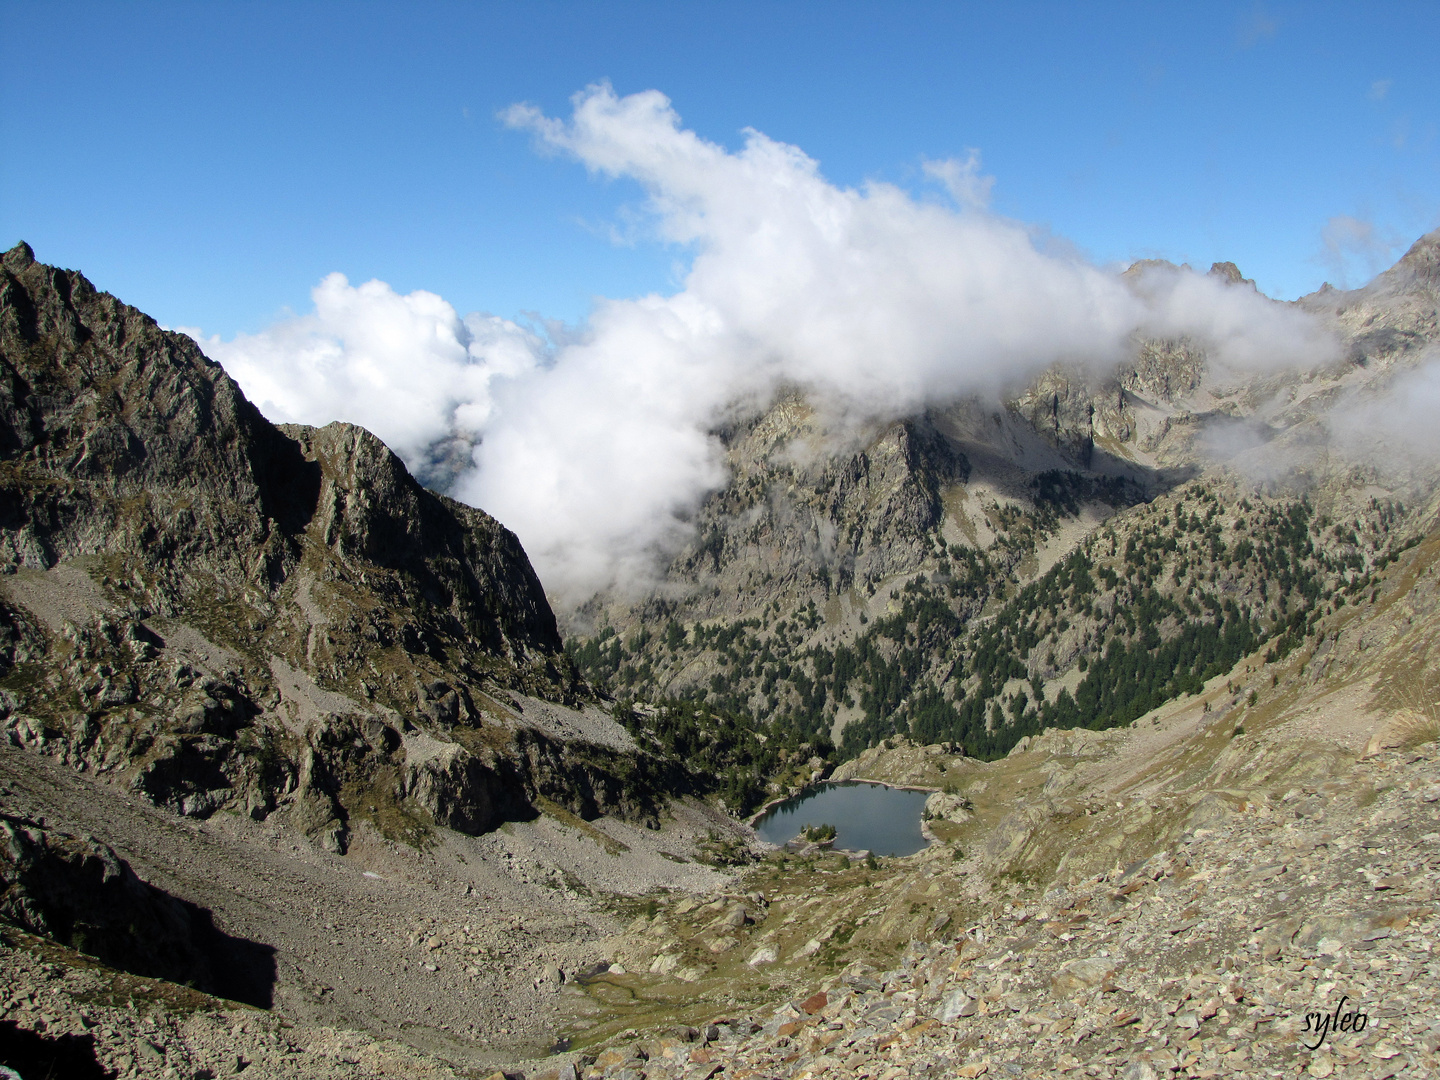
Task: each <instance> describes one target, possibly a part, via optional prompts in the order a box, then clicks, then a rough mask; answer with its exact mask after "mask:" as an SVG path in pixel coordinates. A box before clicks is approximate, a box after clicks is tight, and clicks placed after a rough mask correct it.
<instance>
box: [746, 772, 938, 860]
mask: <svg viewBox="0 0 1440 1080" xmlns="http://www.w3.org/2000/svg"><path fill="white" fill-rule="evenodd" d="M929 794H930V793H929V792H927V791H906V790H904V789H902V788H893V787H885V786H884V785H882V784H866V783H858V782H855V781H841V782H839V783H827V784H817V785H816V786H814V787H813V788H809V789H807V790H805V791H803V792H801V793H800V794H799V795H796V796H795V797H794V798H791V799H786V800H785V801H784V802H782V803H779V804H777V805H775V806H773V807H771V808H770V809H769V810H768V811H766V813H765V816H764V817H762V818H761V819H760V820H759V821H757V822H756V823H755V832H756V833H757V834H758V835H759V837H760V839H762V840H765V841H768V842H769V843H772V844H778V845H781V846H783V845H784V844H786V843H787V842H789V841H791V840H793V839H795V838H796V836H798V835H799V833H800V830H801V829H802V828H803V827H804V826H806V825H834V826H835V843H834V848H835V850H837V851H842V850H843V851H870V852H873V853H874V854H875V855H913V854H914V853H915V852H917V851H919V850H920V849H921V848H923V847H925V846H926V845H927V844H928V841H927V840H926V839H925V837H924V836H922V835H921V834H920V815H921V812H922V811H923V810H924V809H925V799H926V798H927V797H928V796H929Z"/></svg>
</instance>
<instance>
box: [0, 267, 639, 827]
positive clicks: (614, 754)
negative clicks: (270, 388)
mask: <svg viewBox="0 0 1440 1080" xmlns="http://www.w3.org/2000/svg"><path fill="white" fill-rule="evenodd" d="M0 571H3V577H0V672H3V675H4V677H3V679H0V713H3V714H4V715H5V717H6V720H5V724H6V733H7V735H8V737H9V740H10V741H11V742H12V743H13V744H20V745H25V746H30V747H32V748H36V749H40V750H43V751H45V752H47V753H50V754H52V755H54V756H57V757H60V758H62V759H64V760H66V761H69V762H71V763H72V764H74V765H76V766H77V767H80V768H88V769H94V770H96V771H97V772H101V773H115V774H118V775H120V776H121V777H123V778H127V779H128V781H129V782H131V783H133V784H134V786H135V787H136V788H137V790H139V791H142V792H143V793H145V794H146V795H147V796H148V797H150V798H151V799H152V800H154V801H156V802H158V803H161V804H164V805H168V806H171V807H172V808H174V809H176V810H178V811H180V812H182V813H186V814H192V815H201V816H203V815H206V814H209V813H211V812H213V811H214V810H215V809H217V808H218V807H222V806H229V807H231V808H234V809H243V810H244V811H246V812H248V813H250V814H251V815H252V816H256V817H264V816H266V815H269V814H271V813H274V812H276V811H277V810H283V811H285V812H286V813H287V814H288V815H289V816H290V818H291V819H292V820H293V821H294V823H295V824H296V825H298V826H299V827H300V828H302V829H304V830H305V831H307V832H309V833H312V834H313V835H316V836H318V837H320V838H322V839H323V840H324V841H325V843H326V844H327V845H328V846H330V847H332V848H335V849H343V848H344V846H345V844H346V842H347V837H348V835H349V833H350V831H351V829H352V827H353V826H354V824H355V822H353V821H352V814H355V813H359V814H361V815H367V816H368V817H369V818H370V819H371V820H372V823H373V824H374V825H375V826H376V827H377V828H380V829H381V830H382V831H389V832H391V833H394V834H396V835H400V834H411V835H413V834H414V833H416V832H417V831H420V832H423V830H424V829H426V828H428V827H430V825H432V824H442V825H449V826H453V827H456V828H460V829H464V830H467V831H478V830H483V829H487V828H490V827H492V826H493V825H494V824H495V823H496V822H497V821H499V820H501V819H503V818H504V817H506V816H508V815H514V814H528V813H529V812H530V811H529V806H530V801H531V800H532V799H533V798H535V797H538V796H540V795H544V796H546V797H548V798H552V799H554V800H555V801H557V802H559V803H561V804H563V805H566V806H569V807H571V808H572V809H573V810H574V811H576V812H579V813H583V814H587V815H593V814H594V813H596V812H598V811H599V809H600V808H602V807H605V808H612V809H619V810H621V811H624V812H633V813H645V812H647V810H646V806H647V805H648V804H645V803H644V801H643V799H642V800H641V801H638V802H637V801H636V797H634V795H633V792H632V790H631V787H627V786H626V785H625V784H622V783H620V782H619V781H618V780H616V779H615V776H614V775H613V773H614V769H615V768H617V767H623V765H622V764H621V763H620V761H619V759H620V758H621V757H623V756H624V754H625V753H626V752H627V747H628V745H629V744H628V737H627V736H625V734H624V732H623V731H622V730H620V729H619V728H618V726H616V725H615V724H614V723H613V721H610V720H609V718H608V717H605V716H602V715H600V714H599V713H598V711H597V710H595V708H594V707H593V705H587V704H586V703H585V701H584V700H583V695H584V694H586V693H587V692H586V691H585V688H584V684H583V683H581V682H580V681H579V680H578V678H577V677H576V675H575V674H574V670H573V667H572V666H571V665H570V663H569V662H568V660H566V658H565V657H564V655H563V653H562V652H561V650H560V638H559V634H558V632H557V629H556V624H555V617H554V615H553V613H552V612H551V610H550V607H549V605H548V604H547V602H546V600H545V595H544V591H543V589H542V588H541V586H540V582H539V581H538V579H537V578H536V576H535V573H534V571H533V570H532V569H531V567H530V563H529V560H528V559H527V558H526V556H525V553H524V551H523V550H522V549H521V546H520V544H519V542H518V541H517V540H516V538H515V537H514V535H513V534H511V533H510V532H509V531H508V530H506V529H504V528H503V527H501V526H500V525H499V523H497V522H496V521H495V520H494V519H493V518H491V517H490V516H489V515H487V514H485V513H484V512H483V511H480V510H476V509H473V508H470V507H466V506H462V505H460V504H458V503H456V502H453V501H452V500H449V499H446V498H444V497H441V496H437V495H435V494H433V493H431V492H429V491H426V490H425V489H424V488H422V487H421V486H420V485H419V484H418V483H416V482H415V481H414V479H412V478H411V477H410V476H409V474H408V473H407V472H406V470H405V467H404V465H403V464H402V463H401V462H400V461H399V459H398V458H396V457H395V455H394V454H392V453H391V452H390V451H389V450H388V449H386V447H385V446H384V445H383V444H382V443H381V442H380V441H379V440H378V439H376V438H375V437H374V436H373V435H371V434H370V433H369V432H366V431H364V430H362V429H360V428H356V427H352V426H349V425H346V424H331V425H329V426H327V427H325V428H321V429H318V430H317V429H312V428H305V427H285V428H277V427H275V426H274V425H272V424H270V423H269V422H268V421H266V420H265V419H264V418H263V417H262V416H261V415H260V414H259V412H258V411H257V410H256V409H255V408H254V406H253V405H251V404H250V403H249V402H248V401H247V400H246V399H245V397H244V395H243V394H242V393H241V391H240V389H239V388H238V387H237V386H236V385H235V383H234V382H233V381H232V380H231V379H230V378H229V377H228V376H227V375H226V374H225V373H224V371H223V370H222V369H221V368H220V367H219V366H218V365H217V364H214V363H213V362H211V361H210V360H208V359H207V358H206V357H205V356H204V355H203V354H202V353H201V352H200V350H199V349H198V347H196V345H195V344H194V343H193V342H192V341H191V340H190V339H188V338H186V337H184V336H183V335H180V334H172V333H168V332H166V331H164V330H161V329H160V328H159V327H158V326H157V325H156V324H155V322H154V320H152V319H150V318H149V317H148V316H146V315H144V314H142V313H141V312H139V311H136V310H135V309H134V308H131V307H128V306H126V305H125V304H122V303H121V302H120V301H118V300H116V299H115V298H114V297H112V296H109V295H107V294H104V293H99V292H97V291H96V290H95V289H94V287H93V286H92V285H91V284H90V283H89V282H88V281H86V280H85V278H84V277H83V276H81V275H80V274H78V273H74V272H71V271H66V270H59V269H56V268H54V267H50V266H45V265H43V264H41V263H38V262H36V261H35V259H34V256H33V253H32V252H31V251H30V249H29V248H28V247H27V246H25V245H23V244H22V245H19V246H17V247H16V248H14V249H12V250H11V251H9V252H7V253H6V254H5V255H4V259H3V270H0ZM537 699H549V700H550V701H552V702H554V703H557V704H555V705H553V706H551V707H552V708H553V709H558V710H560V711H561V712H565V713H569V712H572V711H574V710H571V709H569V708H568V707H567V706H574V707H576V708H577V709H578V712H575V713H574V715H575V716H576V717H579V718H581V722H580V729H581V730H585V731H589V732H590V733H591V737H587V738H580V739H572V738H566V737H562V736H560V735H557V734H555V732H556V731H558V730H560V729H559V728H556V727H555V725H553V724H552V725H550V726H549V727H548V728H547V727H546V726H545V725H544V724H540V725H539V726H538V727H537V726H536V725H535V724H532V723H529V722H527V721H526V720H525V719H524V718H523V717H522V710H524V709H526V708H527V706H526V702H527V701H530V700H537ZM587 710H588V713H587ZM531 711H532V713H534V710H531ZM563 726H564V725H561V727H562V728H563ZM572 727H573V725H572ZM632 787H633V785H632Z"/></svg>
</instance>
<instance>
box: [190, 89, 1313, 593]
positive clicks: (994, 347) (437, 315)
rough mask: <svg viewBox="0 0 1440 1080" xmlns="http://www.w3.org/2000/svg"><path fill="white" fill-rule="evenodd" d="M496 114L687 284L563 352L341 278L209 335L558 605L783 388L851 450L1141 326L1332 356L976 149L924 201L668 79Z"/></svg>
mask: <svg viewBox="0 0 1440 1080" xmlns="http://www.w3.org/2000/svg"><path fill="white" fill-rule="evenodd" d="M503 118H504V120H505V121H506V122H507V123H509V124H511V125H512V126H515V127H518V128H521V129H524V130H528V131H531V132H533V133H534V136H535V138H536V141H537V144H538V145H539V147H540V148H541V149H542V150H545V151H547V152H552V153H558V154H563V155H565V156H568V157H571V158H573V159H575V160H578V161H579V162H581V163H582V164H584V165H585V167H586V168H587V169H590V170H591V171H593V172H595V173H597V174H600V175H603V176H606V177H615V178H625V179H628V180H632V181H634V182H636V183H638V184H639V185H640V186H641V188H642V189H643V191H644V192H645V197H646V202H645V211H646V215H647V216H646V219H645V225H644V226H643V228H644V229H645V230H646V231H647V232H649V233H651V234H653V235H654V236H655V237H657V238H658V239H660V240H662V241H663V242H666V243H669V244H673V245H675V246H676V248H677V252H678V254H679V255H680V256H681V257H682V258H683V259H684V260H685V263H686V265H685V268H684V272H683V281H682V283H681V287H680V289H679V290H678V291H677V292H675V293H674V294H672V295H668V296H661V295H651V296H646V297H639V298H635V299H624V300H622V299H604V300H600V301H597V304H596V308H595V311H594V313H593V314H592V316H591V318H590V320H589V321H588V323H587V324H586V325H585V326H583V327H580V328H573V329H570V330H567V331H565V332H564V333H563V334H561V335H560V336H559V338H558V339H556V338H554V337H552V338H551V339H550V340H549V341H548V343H547V342H546V341H545V340H543V339H542V338H541V337H538V336H537V335H536V333H535V332H534V331H533V330H532V329H530V328H524V327H520V326H517V325H515V324H513V323H508V322H505V321H503V320H499V319H495V318H493V317H489V316H484V315H469V316H465V317H464V318H461V317H459V316H458V315H457V313H456V312H455V311H454V309H453V308H451V307H450V306H449V305H448V304H446V303H445V302H444V301H443V300H441V299H440V298H439V297H436V296H433V295H431V294H426V293H412V294H410V295H408V296H400V295H397V294H395V293H394V292H393V291H392V290H390V289H389V288H388V287H387V286H385V285H384V284H383V283H382V282H369V283H366V284H364V285H361V286H352V285H350V284H349V283H348V282H347V281H346V280H345V279H344V278H343V277H339V276H336V275H332V276H331V277H329V278H327V279H326V280H325V281H324V282H323V283H321V284H320V285H319V286H317V288H316V290H315V293H314V300H315V311H314V312H313V313H312V314H309V315H303V316H300V317H298V318H295V319H291V320H287V321H282V322H281V323H279V324H277V325H275V326H274V327H272V328H270V329H269V330H267V331H264V332H262V333H260V334H258V335H251V336H241V337H239V338H236V339H235V340H233V341H229V342H222V341H219V340H217V339H205V338H204V337H203V335H202V336H201V339H200V340H201V341H202V344H203V345H204V347H205V348H206V350H207V351H208V352H209V353H210V355H212V356H213V357H215V358H216V359H217V360H219V361H220V362H221V363H222V364H224V365H225V367H226V369H227V370H228V371H230V372H231V373H232V375H234V377H235V378H236V379H237V380H238V381H239V382H240V384H241V385H242V386H244V387H246V389H247V392H248V393H249V394H250V395H251V397H253V398H254V399H255V400H256V402H257V403H258V404H259V405H260V407H261V409H262V410H264V411H265V412H266V413H267V415H270V416H271V417H272V418H273V419H277V420H290V421H303V422H306V423H324V422H328V421H329V420H332V419H338V418H344V419H348V420H350V421H352V422H356V423H363V424H365V425H366V426H368V427H370V428H371V429H372V430H374V431H375V432H377V434H379V435H380V436H381V438H383V439H385V440H386V442H387V444H389V445H390V446H391V447H392V448H393V449H395V450H396V452H397V453H399V454H400V455H401V457H402V458H404V459H405V461H406V462H407V464H409V465H410V467H411V468H412V469H413V470H415V471H416V472H417V474H418V475H421V476H422V477H423V478H425V479H426V480H427V481H429V482H432V483H438V484H440V485H442V486H443V487H444V488H445V489H446V490H448V491H449V492H450V493H452V494H454V495H455V496H456V497H458V498H460V499H461V500H462V501H466V502H469V503H471V504H473V505H481V506H485V507H487V508H488V509H489V510H490V512H492V513H495V514H496V515H497V516H498V517H499V518H500V519H501V520H502V521H504V522H505V523H506V524H507V525H508V526H509V527H511V528H513V529H514V530H515V531H516V532H517V534H518V535H519V536H520V537H521V539H522V541H523V542H524V543H525V545H526V549H527V551H528V552H529V553H530V556H531V558H532V559H534V560H535V563H536V565H537V567H539V568H540V572H541V575H542V578H543V579H544V581H545V582H546V588H547V590H548V591H549V594H550V595H551V597H552V598H554V599H555V600H556V601H557V603H560V604H561V605H562V606H564V607H567V608H568V607H573V606H574V605H576V604H579V603H581V602H583V601H584V600H586V599H587V598H588V597H589V596H591V595H592V594H594V593H595V592H596V591H598V590H600V589H605V588H612V587H618V588H621V589H626V590H630V591H635V590H637V589H639V590H643V589H645V588H648V587H650V586H652V585H653V584H654V583H655V582H656V581H657V580H658V577H657V574H658V573H659V570H660V567H661V566H663V564H664V562H665V561H666V560H667V559H668V558H669V557H671V556H673V555H674V554H675V553H676V552H677V551H678V550H680V548H681V547H682V546H683V545H684V544H685V543H686V542H687V541H689V540H690V539H692V538H693V536H694V532H693V525H692V523H691V519H692V518H693V515H694V513H695V511H696V509H697V507H698V506H699V504H700V502H701V500H702V499H704V498H705V496H706V495H707V494H709V493H710V492H713V491H715V490H717V489H718V488H720V487H721V486H722V485H723V484H724V483H725V482H726V480H727V478H728V477H727V470H726V465H725V460H724V458H725V453H724V448H723V446H722V443H721V441H720V440H719V439H718V438H717V437H716V435H715V432H716V430H717V429H718V428H720V427H722V426H724V425H725V424H726V423H728V422H730V421H731V420H733V419H744V418H748V417H753V416H756V415H759V414H760V413H761V412H763V411H764V409H765V408H767V407H768V406H769V404H770V402H771V401H772V400H773V399H774V398H775V396H776V394H777V392H780V391H782V390H789V389H795V390H798V391H799V392H800V393H801V394H802V395H803V396H804V397H805V398H806V400H807V401H809V402H810V403H811V405H812V406H813V407H814V408H816V409H817V410H819V411H820V412H822V413H823V414H824V416H825V417H826V421H825V424H824V427H825V430H826V431H827V433H828V435H827V437H828V438H830V439H832V440H834V441H835V442H836V445H840V444H850V445H853V444H856V442H857V440H863V438H864V435H863V433H864V432H865V431H867V430H868V429H869V428H871V427H873V426H874V425H876V424H884V423H888V422H890V421H893V420H896V419H899V418H902V417H905V416H908V415H911V414H913V413H915V412H917V411H919V410H923V409H925V408H927V407H930V406H936V405H946V404H949V403H952V402H954V401H956V400H958V399H960V398H964V397H968V396H972V395H973V396H978V397H980V398H982V399H983V400H985V401H992V402H993V401H998V400H999V399H1000V398H1002V397H1003V396H1005V395H1007V394H1010V395H1013V394H1015V393H1018V392H1019V391H1020V390H1021V389H1022V388H1023V387H1024V386H1025V385H1026V384H1027V383H1028V382H1029V381H1030V380H1031V379H1033V378H1034V377H1035V376H1037V375H1038V374H1039V373H1041V372H1042V371H1044V370H1045V369H1047V368H1048V367H1050V366H1051V365H1053V364H1056V363H1059V364H1063V365H1065V366H1067V367H1068V368H1070V369H1074V370H1084V371H1087V372H1090V373H1093V374H1095V375H1096V376H1097V377H1098V376H1104V375H1106V374H1108V373H1111V372H1113V371H1114V370H1115V369H1116V368H1117V366H1118V365H1120V364H1122V363H1124V362H1126V361H1127V360H1129V359H1130V357H1131V355H1132V353H1133V351H1134V348H1135V341H1136V340H1137V339H1152V338H1159V339H1171V338H1180V337H1185V338H1189V339H1192V340H1194V341H1195V342H1196V343H1197V344H1199V345H1200V346H1201V347H1203V348H1204V349H1205V350H1206V354H1207V356H1208V357H1209V362H1210V364H1211V365H1212V366H1213V367H1214V368H1215V369H1216V370H1217V371H1219V370H1233V371H1234V372H1236V373H1237V374H1243V373H1255V372H1273V371H1276V370H1280V369H1286V368H1303V369H1316V368H1320V367H1323V366H1324V365H1326V364H1328V363H1330V362H1332V361H1334V360H1335V359H1336V358H1337V357H1338V356H1339V346H1338V344H1337V342H1336V340H1335V339H1334V337H1333V336H1332V335H1331V334H1330V333H1329V332H1328V331H1327V330H1326V329H1325V328H1324V327H1323V325H1322V324H1321V323H1320V321H1319V320H1317V319H1316V318H1314V317H1313V316H1312V315H1311V314H1310V313H1309V312H1308V311H1306V310H1304V309H1302V308H1297V307H1295V306H1293V305H1282V304H1277V303H1274V302H1272V301H1270V300H1268V299H1266V298H1265V297H1263V296H1260V295H1259V294H1258V293H1256V292H1255V290H1254V288H1253V286H1249V285H1246V284H1244V283H1238V282H1232V281H1231V280H1230V279H1229V278H1227V277H1226V276H1225V275H1223V274H1205V273H1197V272H1194V271H1192V270H1190V269H1189V268H1183V267H1174V266H1169V265H1161V264H1155V265H1149V266H1144V267H1141V268H1140V269H1137V270H1136V271H1135V272H1134V273H1131V274H1129V275H1121V274H1119V273H1117V272H1115V271H1114V270H1112V269H1107V268H1101V267H1096V266H1092V265H1090V264H1088V263H1087V262H1085V261H1084V260H1083V259H1082V258H1081V257H1079V256H1078V255H1076V254H1075V253H1074V252H1072V251H1068V250H1065V249H1064V248H1063V247H1062V246H1061V245H1058V244H1056V243H1054V242H1049V241H1045V240H1042V239H1040V238H1037V236H1036V235H1035V234H1034V233H1033V232H1032V231H1031V230H1030V229H1028V228H1027V227H1026V226H1025V225H1024V224H1022V223H1020V222H1016V221H1012V220H1008V219H1006V218H1003V217H1001V216H998V215H996V214H994V213H991V212H990V211H989V210H988V209H987V207H986V199H987V194H988V191H989V189H990V185H991V179H990V178H988V177H985V176H983V175H982V174H981V173H980V171H979V162H978V159H976V158H975V157H973V156H972V157H971V158H970V159H968V160H966V161H948V162H932V163H930V164H929V166H928V167H927V170H926V171H927V173H928V175H929V177H930V179H931V180H932V181H933V183H934V185H935V190H934V193H933V196H927V197H924V198H919V197H916V196H914V195H911V194H909V193H906V192H904V191H902V190H900V189H898V188H896V187H894V186H892V185H888V184H884V183H871V184H868V185H866V186H864V187H862V188H860V189H842V188H839V187H836V186H835V185H833V184H831V183H830V182H828V181H827V180H826V179H825V178H824V176H823V174H822V173H821V170H820V165H819V163H818V162H816V161H814V160H813V159H811V158H809V157H807V156H806V155H805V154H804V152H803V151H802V150H801V149H800V148H797V147H794V146H790V145H786V144H784V143H780V142H776V141H774V140H772V139H770V138H767V137H766V136H765V135H763V134H762V133H760V132H755V131H751V132H749V133H748V135H747V137H746V142H745V144H744V146H743V147H742V148H741V149H739V150H737V151H733V152H732V151H728V150H726V149H724V148H723V147H720V146H717V145H715V144H713V143H709V142H706V141H705V140H703V139H701V138H699V137H698V136H697V135H696V134H695V133H694V132H692V131H689V130H687V129H685V128H684V127H683V126H682V124H681V121H680V117H679V116H678V114H677V113H676V112H675V110H674V109H673V108H672V107H671V104H670V102H669V101H668V100H667V99H666V98H665V97H664V96H663V95H661V94H659V93H657V92H655V91H648V92H645V93H640V94H633V95H629V96H625V97H620V96H617V95H616V94H615V93H614V91H613V90H611V89H610V88H609V87H608V86H606V85H598V86H593V87H591V88H589V89H587V90H586V91H583V92H582V93H580V94H577V95H576V97H575V100H574V112H573V114H572V116H571V117H570V118H569V119H568V120H561V119H557V118H553V117H548V116H545V115H543V114H542V113H541V112H539V111H538V110H536V109H534V108H533V107H530V106H525V105H517V106H514V107H512V108H510V109H508V110H506V111H505V113H504V114H503Z"/></svg>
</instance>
